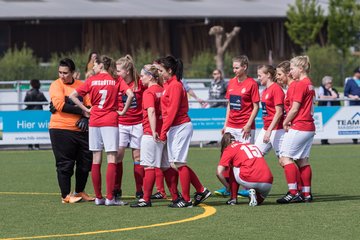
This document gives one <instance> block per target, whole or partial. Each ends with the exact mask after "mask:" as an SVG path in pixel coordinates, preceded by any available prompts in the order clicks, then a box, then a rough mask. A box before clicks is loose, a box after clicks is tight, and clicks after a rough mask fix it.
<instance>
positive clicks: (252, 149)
mask: <svg viewBox="0 0 360 240" xmlns="http://www.w3.org/2000/svg"><path fill="white" fill-rule="evenodd" d="M218 165H219V166H224V167H237V168H240V178H241V179H242V180H244V181H247V182H262V183H272V182H273V176H272V173H271V171H270V168H269V166H268V165H267V163H266V160H265V159H264V157H263V156H262V154H261V152H260V150H259V149H258V147H256V146H255V145H253V144H250V143H240V142H234V143H232V144H231V145H229V146H227V147H226V148H225V150H224V152H223V154H222V156H221V159H220V162H219V164H218Z"/></svg>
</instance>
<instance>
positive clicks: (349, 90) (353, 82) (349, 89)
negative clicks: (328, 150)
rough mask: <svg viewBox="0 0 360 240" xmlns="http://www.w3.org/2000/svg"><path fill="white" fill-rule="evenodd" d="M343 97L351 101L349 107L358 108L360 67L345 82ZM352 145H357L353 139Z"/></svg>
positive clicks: (359, 99) (359, 104)
mask: <svg viewBox="0 0 360 240" xmlns="http://www.w3.org/2000/svg"><path fill="white" fill-rule="evenodd" d="M344 95H345V97H348V98H350V99H352V100H353V101H349V105H350V106H360V66H359V67H357V68H356V69H355V70H354V76H353V77H352V78H348V80H347V81H346V83H345V90H344ZM353 143H354V144H357V143H358V140H357V139H353Z"/></svg>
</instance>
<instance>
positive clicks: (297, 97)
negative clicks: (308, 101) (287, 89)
mask: <svg viewBox="0 0 360 240" xmlns="http://www.w3.org/2000/svg"><path fill="white" fill-rule="evenodd" d="M306 87H307V86H306V85H305V84H303V83H302V82H297V84H296V91H295V90H294V92H293V94H294V95H293V102H298V103H302V102H303V101H304V95H305V94H306V90H307V89H306Z"/></svg>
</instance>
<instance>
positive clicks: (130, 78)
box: [115, 55, 145, 198]
mask: <svg viewBox="0 0 360 240" xmlns="http://www.w3.org/2000/svg"><path fill="white" fill-rule="evenodd" d="M116 69H117V74H118V76H119V81H124V82H125V83H126V84H127V85H128V86H129V87H130V89H131V90H132V91H133V93H134V97H132V98H131V105H130V108H129V110H128V111H127V113H126V115H123V116H119V117H118V124H119V139H120V141H119V151H118V155H117V182H116V188H115V192H116V194H117V195H121V179H122V172H123V170H122V166H123V164H122V161H123V159H124V155H125V149H126V148H127V147H128V146H129V147H130V148H131V149H132V159H133V161H134V178H135V185H136V193H135V196H136V197H137V198H142V197H143V189H142V187H143V177H144V167H143V166H141V165H140V144H141V137H142V135H143V127H142V120H143V115H142V95H143V92H144V90H145V87H144V86H143V85H142V83H141V82H140V79H139V75H138V73H137V72H136V68H135V64H134V61H133V59H132V57H131V56H130V55H126V56H125V57H122V58H120V59H118V60H117V61H116ZM127 99H128V97H127V95H126V94H125V92H122V91H121V92H120V93H119V107H118V108H119V110H120V111H121V110H122V109H123V108H124V104H125V102H126V101H127Z"/></svg>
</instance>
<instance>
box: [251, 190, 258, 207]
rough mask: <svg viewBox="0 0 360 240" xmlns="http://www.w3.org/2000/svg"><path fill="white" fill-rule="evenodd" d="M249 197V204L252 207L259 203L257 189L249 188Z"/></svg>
mask: <svg viewBox="0 0 360 240" xmlns="http://www.w3.org/2000/svg"><path fill="white" fill-rule="evenodd" d="M249 198H250V202H249V206H250V207H255V206H257V205H258V202H257V200H256V191H255V189H253V188H252V189H249Z"/></svg>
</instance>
